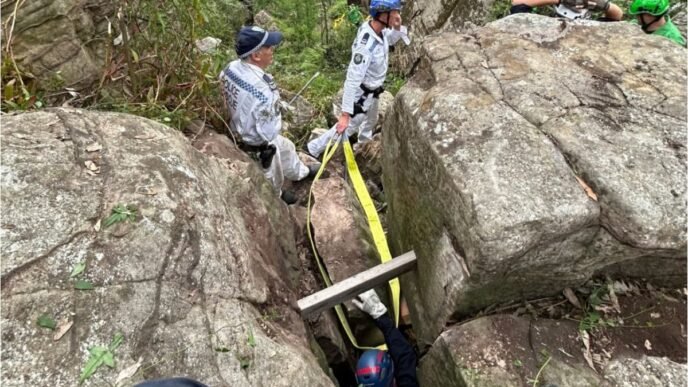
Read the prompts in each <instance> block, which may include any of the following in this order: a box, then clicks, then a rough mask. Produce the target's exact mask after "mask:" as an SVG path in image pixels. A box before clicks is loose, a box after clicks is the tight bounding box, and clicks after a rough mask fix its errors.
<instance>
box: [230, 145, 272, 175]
mask: <svg viewBox="0 0 688 387" xmlns="http://www.w3.org/2000/svg"><path fill="white" fill-rule="evenodd" d="M239 149H241V150H242V151H244V152H246V153H249V155H250V154H251V153H253V154H257V155H258V159H257V161H260V165H261V166H262V167H263V169H268V168H270V164H272V158H273V157H275V153H277V147H276V146H274V145H272V144H268V143H267V142H266V143H263V144H261V145H249V144H246V143H244V142H241V143H239Z"/></svg>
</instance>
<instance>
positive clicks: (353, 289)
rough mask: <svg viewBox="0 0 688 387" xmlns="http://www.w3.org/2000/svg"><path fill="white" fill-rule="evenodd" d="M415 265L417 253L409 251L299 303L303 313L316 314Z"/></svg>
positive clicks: (304, 314) (305, 314)
mask: <svg viewBox="0 0 688 387" xmlns="http://www.w3.org/2000/svg"><path fill="white" fill-rule="evenodd" d="M415 265H416V253H415V252H413V251H409V252H408V253H405V254H403V255H400V256H398V257H396V258H394V259H392V260H390V261H387V262H385V263H381V264H379V265H377V266H375V267H372V268H370V269H368V270H366V271H364V272H361V273H358V274H356V275H354V276H353V277H349V278H347V279H345V280H344V281H341V282H337V283H336V284H333V285H332V286H330V287H328V288H325V289H323V290H321V291H319V292H317V293H314V294H311V295H310V296H308V297H304V298H302V299H300V300H299V302H298V305H299V309H300V311H301V315H303V316H307V315H311V314H315V313H318V312H321V311H323V310H325V309H328V308H331V307H333V306H335V305H338V304H341V303H342V302H344V301H348V300H350V299H352V298H354V297H356V296H357V295H359V294H361V293H363V292H365V291H366V290H369V289H372V288H374V287H376V286H379V285H382V284H384V283H386V282H387V281H389V280H391V279H392V278H395V277H398V276H399V275H401V274H403V273H406V272H407V271H410V270H412V269H413V268H414V267H415Z"/></svg>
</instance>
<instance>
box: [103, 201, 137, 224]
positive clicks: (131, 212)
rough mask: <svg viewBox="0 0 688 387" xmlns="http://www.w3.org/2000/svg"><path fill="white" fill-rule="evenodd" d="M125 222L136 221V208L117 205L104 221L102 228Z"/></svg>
mask: <svg viewBox="0 0 688 387" xmlns="http://www.w3.org/2000/svg"><path fill="white" fill-rule="evenodd" d="M125 220H130V221H132V222H133V221H135V220H136V207H134V206H131V205H127V206H126V207H125V206H124V205H122V204H118V205H116V206H115V208H113V209H112V213H111V214H110V216H108V217H107V218H106V219H105V223H104V224H103V226H104V227H110V226H112V225H113V224H115V223H118V222H123V221H125Z"/></svg>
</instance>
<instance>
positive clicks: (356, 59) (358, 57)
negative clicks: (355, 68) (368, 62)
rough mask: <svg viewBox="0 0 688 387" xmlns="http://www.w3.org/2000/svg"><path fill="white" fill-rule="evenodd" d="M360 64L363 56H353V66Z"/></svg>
mask: <svg viewBox="0 0 688 387" xmlns="http://www.w3.org/2000/svg"><path fill="white" fill-rule="evenodd" d="M361 62H363V55H361V54H356V55H354V63H355V64H361Z"/></svg>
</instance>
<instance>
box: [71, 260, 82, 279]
mask: <svg viewBox="0 0 688 387" xmlns="http://www.w3.org/2000/svg"><path fill="white" fill-rule="evenodd" d="M84 270H86V262H79V263H77V264H76V265H75V266H74V269H72V274H71V275H70V276H69V278H74V277H76V276H78V275H79V274H81V273H83V272H84Z"/></svg>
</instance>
